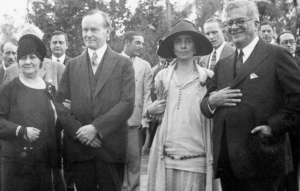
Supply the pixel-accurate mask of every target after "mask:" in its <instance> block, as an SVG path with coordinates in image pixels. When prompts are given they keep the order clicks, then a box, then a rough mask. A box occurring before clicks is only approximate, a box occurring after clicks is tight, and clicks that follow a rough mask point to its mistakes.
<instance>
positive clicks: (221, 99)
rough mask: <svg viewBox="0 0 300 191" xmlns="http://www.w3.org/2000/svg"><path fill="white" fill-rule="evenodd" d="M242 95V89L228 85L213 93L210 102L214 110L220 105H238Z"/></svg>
mask: <svg viewBox="0 0 300 191" xmlns="http://www.w3.org/2000/svg"><path fill="white" fill-rule="evenodd" d="M242 96H243V94H242V93H241V90H239V89H229V87H227V88H224V89H221V90H219V91H217V92H214V93H213V94H211V95H210V96H209V99H208V104H209V106H210V108H211V109H212V110H214V109H215V108H216V107H219V106H236V103H239V102H241V99H240V98H241V97H242Z"/></svg>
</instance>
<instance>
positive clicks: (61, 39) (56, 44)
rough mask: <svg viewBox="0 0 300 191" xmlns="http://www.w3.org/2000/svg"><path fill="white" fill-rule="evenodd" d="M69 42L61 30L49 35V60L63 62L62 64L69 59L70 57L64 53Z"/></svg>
mask: <svg viewBox="0 0 300 191" xmlns="http://www.w3.org/2000/svg"><path fill="white" fill-rule="evenodd" d="M68 46H69V42H68V36H67V34H65V33H64V32H62V31H57V30H56V31H54V32H53V33H52V34H51V37H50V49H51V52H52V57H51V60H55V61H57V62H60V63H63V64H64V65H66V64H67V62H68V61H69V60H70V57H69V56H67V55H66V50H67V49H68Z"/></svg>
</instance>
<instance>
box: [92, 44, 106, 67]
mask: <svg viewBox="0 0 300 191" xmlns="http://www.w3.org/2000/svg"><path fill="white" fill-rule="evenodd" d="M106 49H107V44H106V43H104V45H103V46H102V47H101V48H99V49H97V50H92V49H90V48H88V53H89V56H90V59H91V60H92V57H93V54H94V52H95V51H96V53H97V63H100V62H101V60H102V58H103V55H104V53H105V51H106Z"/></svg>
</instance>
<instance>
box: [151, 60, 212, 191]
mask: <svg viewBox="0 0 300 191" xmlns="http://www.w3.org/2000/svg"><path fill="white" fill-rule="evenodd" d="M176 65H177V64H174V65H172V66H171V67H169V68H168V69H165V70H162V71H161V72H159V73H158V75H157V77H156V80H155V81H156V84H161V82H162V83H163V86H164V91H165V92H164V94H165V97H166V103H167V105H166V109H165V112H164V114H163V116H162V122H161V125H160V126H159V127H158V129H157V133H156V135H155V138H154V141H153V144H152V147H151V152H150V156H149V166H148V185H147V189H148V190H149V191H157V190H162V191H164V190H174V189H176V190H186V189H188V190H206V191H212V190H215V189H213V187H214V186H213V170H212V163H213V159H212V150H211V148H212V145H211V144H212V140H211V130H212V129H211V128H212V124H211V121H210V120H209V119H207V118H205V117H204V116H203V115H202V113H201V110H200V103H201V100H202V98H203V97H204V95H205V93H206V91H207V89H206V86H205V82H206V79H207V78H208V76H210V77H211V76H212V75H213V73H212V71H210V70H207V69H204V68H201V67H200V66H198V65H194V67H195V71H194V72H193V73H192V74H191V75H190V76H189V77H188V78H187V79H186V80H185V81H184V82H182V84H179V83H178V81H177V78H176V74H175V72H174V71H175V67H176ZM198 154H204V155H203V157H197V158H192V159H186V160H179V161H177V160H172V159H171V158H170V157H168V156H166V155H171V156H175V157H180V156H187V155H189V156H191V155H198ZM205 156H206V157H205Z"/></svg>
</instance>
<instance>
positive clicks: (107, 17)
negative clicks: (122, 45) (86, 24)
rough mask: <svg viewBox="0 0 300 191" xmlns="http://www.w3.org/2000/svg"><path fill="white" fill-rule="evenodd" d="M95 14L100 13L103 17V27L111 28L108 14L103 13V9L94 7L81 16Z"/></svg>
mask: <svg viewBox="0 0 300 191" xmlns="http://www.w3.org/2000/svg"><path fill="white" fill-rule="evenodd" d="M96 14H99V15H101V16H102V17H103V19H104V27H105V28H111V20H110V18H109V16H108V14H107V13H105V12H103V11H100V10H98V9H94V10H91V11H89V12H87V13H86V14H85V15H84V16H83V18H84V17H86V16H92V15H96ZM83 18H82V19H83Z"/></svg>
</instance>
